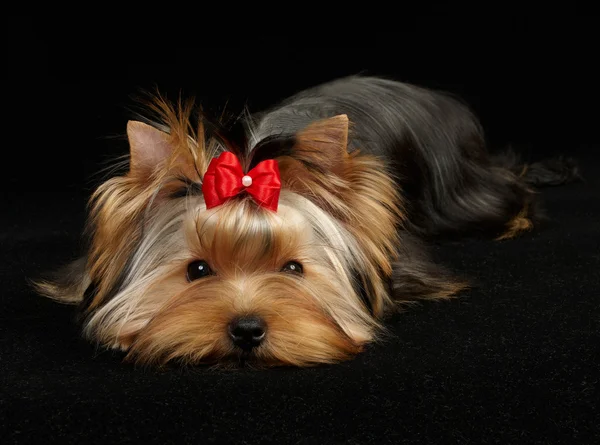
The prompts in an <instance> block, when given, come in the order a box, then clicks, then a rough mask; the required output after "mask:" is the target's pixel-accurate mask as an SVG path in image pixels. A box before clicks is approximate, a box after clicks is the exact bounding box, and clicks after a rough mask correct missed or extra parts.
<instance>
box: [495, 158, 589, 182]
mask: <svg viewBox="0 0 600 445" xmlns="http://www.w3.org/2000/svg"><path fill="white" fill-rule="evenodd" d="M494 160H495V162H494V164H495V165H497V166H499V167H504V168H506V169H508V170H510V171H511V172H512V173H514V174H515V175H517V176H519V177H520V178H521V179H522V180H523V181H524V182H525V183H526V184H528V185H531V186H532V187H535V188H541V187H551V186H557V185H564V184H569V183H572V182H577V181H580V180H582V177H581V173H580V169H579V164H578V163H577V161H576V160H575V159H573V158H569V157H564V156H557V157H553V158H549V159H544V160H541V161H537V162H533V163H525V162H522V161H521V159H520V157H519V156H518V155H517V154H516V153H515V152H514V151H512V150H511V149H508V150H506V151H505V152H503V153H501V154H499V155H496V156H495V157H494Z"/></svg>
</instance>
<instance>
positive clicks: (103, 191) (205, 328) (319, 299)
mask: <svg viewBox="0 0 600 445" xmlns="http://www.w3.org/2000/svg"><path fill="white" fill-rule="evenodd" d="M143 110H145V111H144V114H143V116H141V117H138V118H137V119H138V120H139V121H140V122H145V124H147V125H150V127H151V128H150V129H148V128H145V127H141V126H140V124H132V126H131V127H128V131H131V132H132V134H136V133H135V132H139V131H144V132H147V133H148V135H147V137H150V138H154V140H155V141H156V144H155V147H156V151H155V152H154V153H153V156H154V157H155V158H156V156H159V155H160V153H162V152H167V151H168V155H165V156H163V157H161V158H159V159H158V161H156V162H155V161H153V162H154V163H153V164H152V165H148V164H147V163H144V162H143V161H144V159H143V158H144V156H147V154H145V153H144V150H143V147H142V148H136V147H134V145H132V153H131V163H130V170H129V172H128V173H126V174H124V175H121V176H115V177H113V178H110V179H108V180H107V181H106V182H104V183H103V184H102V185H101V186H100V187H99V188H98V189H97V190H96V191H95V193H94V194H93V196H92V199H91V201H90V216H89V220H88V225H87V229H86V235H87V238H88V242H89V248H88V249H87V250H86V252H85V255H84V256H83V257H82V258H81V259H79V260H77V261H76V262H73V263H72V264H70V265H68V266H66V267H65V268H63V269H62V271H60V272H59V273H58V275H56V276H53V277H50V279H48V280H40V281H39V282H38V283H37V290H38V291H39V292H40V293H42V294H44V295H46V296H49V297H51V298H53V299H55V300H58V301H61V302H65V303H71V304H79V305H80V311H81V314H82V316H81V321H82V324H83V332H84V335H85V336H86V337H87V338H89V339H90V340H92V341H96V342H98V343H100V344H102V345H104V346H106V347H110V348H121V349H123V350H126V351H128V355H127V357H128V359H130V360H134V361H136V362H137V363H145V364H155V363H165V362H168V361H171V360H180V361H183V362H186V363H206V362H213V363H214V362H217V363H231V362H238V361H239V360H240V354H239V351H237V350H236V349H235V348H234V347H233V346H232V345H231V344H230V343H229V342H228V340H227V336H226V333H225V332H226V328H225V326H226V325H227V323H228V320H230V319H231V318H232V317H234V316H237V315H239V314H244V313H254V312H258V313H261V314H262V315H263V316H264V317H265V318H266V319H267V323H268V325H269V326H270V331H269V337H267V338H268V340H267V341H266V342H265V344H264V345H262V346H261V347H260V348H258V350H257V351H256V352H255V354H254V355H253V356H252V357H251V358H253V360H254V363H255V364H257V365H269V366H270V365H282V364H283V365H295V366H308V365H313V364H315V363H329V362H335V361H338V360H342V359H347V358H349V357H351V356H352V355H354V354H356V353H358V352H359V351H361V350H362V349H363V347H364V345H365V344H367V343H368V342H371V341H375V340H376V339H377V338H378V337H379V336H380V334H381V333H383V332H384V329H385V328H384V326H383V323H382V320H383V319H384V317H385V316H386V315H387V314H389V313H390V312H393V311H394V310H396V309H398V308H399V307H401V306H402V304H405V303H410V302H412V301H416V300H419V299H444V298H449V297H452V296H455V295H457V294H458V293H460V292H461V291H462V290H463V289H465V288H466V287H468V284H467V282H466V281H465V280H463V279H459V278H456V277H454V276H453V275H452V274H451V273H449V272H448V271H447V270H445V269H444V268H443V267H441V266H439V265H437V264H435V263H434V262H432V261H431V259H430V257H429V255H428V254H427V249H426V247H425V245H424V242H423V240H425V239H428V238H431V237H437V236H443V235H462V234H465V233H466V234H477V233H484V234H486V235H489V236H492V237H493V238H496V239H498V240H503V239H508V238H512V237H515V236H518V235H519V234H521V233H523V232H525V231H529V230H531V229H533V228H534V227H535V226H536V225H537V224H538V223H539V221H540V220H541V218H542V213H541V210H540V206H539V205H538V202H537V201H538V195H537V193H536V191H535V190H534V189H533V187H534V186H542V185H556V184H559V183H566V182H570V181H572V180H574V179H576V178H577V177H578V171H577V167H576V164H574V163H573V161H571V160H562V159H559V160H553V161H551V162H542V163H536V164H532V165H529V166H528V165H525V164H523V163H521V162H520V161H519V160H518V159H517V158H516V157H514V156H512V155H510V154H508V153H507V154H505V155H491V154H490V153H488V151H487V148H486V146H485V143H484V137H483V133H482V131H481V127H480V125H479V123H478V121H477V119H476V118H475V117H474V116H473V114H472V113H471V111H470V110H469V109H468V107H467V106H466V105H465V104H463V103H462V102H460V101H459V100H457V99H456V98H454V97H451V96H450V95H447V94H444V93H440V92H434V91H430V90H426V89H424V88H420V87H417V86H414V85H409V84H405V83H399V82H394V81H391V80H386V79H381V78H373V77H358V76H353V77H348V78H344V79H340V80H337V81H333V82H330V83H327V84H324V85H319V86H317V87H315V88H312V89H308V90H306V91H303V92H300V93H298V94H296V95H295V96H292V97H291V98H290V99H288V100H286V101H284V102H282V103H281V104H279V105H278V106H277V107H275V108H273V109H270V110H266V111H264V112H261V113H257V114H256V115H247V116H243V117H241V118H240V117H236V118H235V119H233V120H228V121H226V122H220V121H211V120H209V119H208V118H207V116H205V115H204V114H203V113H202V111H201V110H199V109H198V108H197V107H195V105H194V103H193V102H191V101H188V102H184V101H181V100H180V101H178V102H176V103H174V104H172V103H170V102H169V101H168V100H167V99H165V98H164V97H162V96H160V95H155V96H152V97H151V99H150V100H148V101H145V102H144V107H143ZM152 128H153V129H154V130H152ZM132 144H133V142H132ZM161 150H162V151H161ZM224 150H228V151H232V152H234V153H235V154H236V155H237V156H238V158H239V159H240V162H241V164H242V166H243V168H244V169H245V170H249V169H251V168H253V167H254V166H255V165H257V164H258V163H259V162H260V161H262V160H265V159H277V160H278V163H279V168H280V171H281V178H282V194H281V199H280V210H279V211H278V213H276V214H271V213H269V212H268V211H267V210H265V209H262V208H259V207H258V206H256V204H255V203H254V202H253V201H252V200H250V199H248V197H245V196H240V197H239V198H235V199H233V200H232V201H231V202H229V203H227V204H225V205H223V206H221V207H220V208H217V209H216V210H215V209H211V210H208V209H206V205H205V204H204V200H203V197H202V193H201V191H202V179H203V175H204V172H205V171H206V169H207V168H208V165H209V163H210V161H211V159H213V158H214V157H216V156H218V154H219V153H221V152H222V151H224ZM153 159H154V158H153ZM301 228H303V229H301ZM261 237H262V238H261ZM219 246H220V247H219ZM296 257H303V260H304V261H305V263H306V270H307V272H306V276H305V277H304V278H297V277H296V278H294V277H290V276H288V275H282V274H281V273H277V268H278V267H281V262H283V261H285V260H286V258H287V260H297V259H298V258H296ZM198 258H202V259H206V260H208V261H213V263H214V264H216V265H218V268H219V272H220V275H215V276H214V277H210V278H208V279H206V280H201V282H198V283H188V282H187V281H185V279H184V278H185V268H186V265H187V264H188V263H189V262H190V261H193V260H194V259H198ZM244 258H246V261H247V262H246V263H244V264H239V261H242V259H244Z"/></svg>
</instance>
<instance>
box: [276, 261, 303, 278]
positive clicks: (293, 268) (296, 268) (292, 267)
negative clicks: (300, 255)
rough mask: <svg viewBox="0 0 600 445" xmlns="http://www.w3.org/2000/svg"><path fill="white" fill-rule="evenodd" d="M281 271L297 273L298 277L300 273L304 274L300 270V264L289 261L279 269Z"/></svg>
mask: <svg viewBox="0 0 600 445" xmlns="http://www.w3.org/2000/svg"><path fill="white" fill-rule="evenodd" d="M281 271H282V272H291V273H297V274H299V275H302V273H303V272H304V270H303V269H302V264H300V263H298V262H297V261H290V262H289V263H287V264H286V265H285V266H283V267H282V268H281Z"/></svg>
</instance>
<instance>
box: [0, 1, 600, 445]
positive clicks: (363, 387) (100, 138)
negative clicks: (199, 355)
mask: <svg viewBox="0 0 600 445" xmlns="http://www.w3.org/2000/svg"><path fill="white" fill-rule="evenodd" d="M390 14H391V13H390ZM190 15H192V13H190ZM382 15H383V16H386V15H389V14H382ZM388 18H389V17H388ZM93 19H94V16H93V14H91V15H88V16H87V19H86V20H74V19H69V18H68V17H66V16H65V17H62V18H56V17H51V18H50V17H44V16H37V17H27V16H9V17H8V18H6V19H5V24H4V25H5V26H4V32H5V39H4V42H5V48H4V54H5V60H6V62H7V63H6V64H5V67H4V70H5V76H4V77H5V81H4V83H3V92H2V96H3V97H4V99H5V103H4V107H3V109H4V111H5V117H4V122H5V127H4V135H3V136H4V137H3V141H2V156H3V162H2V164H1V165H2V171H3V174H2V181H3V184H2V187H1V188H0V193H1V199H0V204H1V205H2V211H1V213H0V214H1V215H2V216H1V218H0V230H1V233H0V236H1V238H0V243H1V246H2V250H1V252H2V255H3V262H2V264H3V266H2V267H1V268H0V274H1V275H0V277H1V283H2V289H3V291H2V294H1V296H0V301H1V302H2V310H1V313H0V333H1V337H0V341H1V343H0V368H1V369H0V374H1V375H2V380H1V381H2V382H3V389H2V390H1V391H0V393H1V395H0V408H2V418H0V420H1V421H2V423H1V425H0V427H1V429H0V434H1V435H0V439H2V442H3V443H7V442H5V441H4V436H6V439H7V440H8V442H16V443H31V442H32V441H34V440H37V439H41V438H44V440H45V441H49V442H61V443H69V442H74V441H82V442H83V443H91V442H106V441H118V442H123V443H129V442H137V441H142V440H143V441H155V440H156V441H159V442H163V443H164V442H165V441H178V440H184V441H195V442H196V443H213V442H225V443H278V444H283V443H294V444H305V443H306V444H309V443H319V444H321V443H351V444H362V443H377V444H381V443H394V444H396V443H416V442H420V443H467V442H469V441H472V442H473V443H501V444H505V443H559V442H561V443H594V441H595V440H597V439H598V438H599V421H600V417H599V414H600V413H599V411H598V394H599V389H598V384H599V382H598V378H599V375H600V371H599V361H598V360H599V358H600V354H599V352H600V351H599V347H598V345H599V344H600V343H599V341H600V335H599V334H600V332H599V326H598V320H599V318H600V298H599V296H600V295H599V294H600V291H599V290H598V289H599V288H600V282H599V279H598V275H599V274H598V270H600V255H599V245H600V243H599V241H600V234H599V231H600V229H599V227H600V206H599V200H598V198H599V196H600V194H599V190H600V186H599V182H598V175H599V174H600V165H599V162H600V156H599V155H598V149H599V147H600V140H599V137H598V133H597V128H598V118H599V117H600V116H599V114H600V113H599V112H598V103H599V100H600V94H599V93H600V88H599V87H598V78H599V75H600V69H599V68H598V63H597V62H598V61H597V59H598V57H597V53H598V41H599V39H598V24H599V21H598V17H597V16H595V15H593V14H589V13H587V14H586V13H583V12H581V13H579V14H574V13H569V14H568V13H566V12H565V13H563V14H554V15H552V16H551V15H549V14H546V13H545V11H538V12H536V13H535V14H524V13H523V14H520V15H519V14H516V13H515V14H512V15H507V14H503V15H496V14H492V13H488V14H483V15H476V14H475V13H473V15H469V14H468V13H461V14H458V13H455V14H453V15H449V14H442V13H438V14H435V15H433V14H429V15H423V14H419V15H413V14H410V13H405V14H402V15H401V16H400V17H399V18H396V20H395V21H394V22H393V23H392V24H388V23H386V24H385V25H383V24H379V21H378V20H372V21H370V20H366V19H365V18H363V21H362V22H359V21H358V20H357V21H356V22H349V21H346V20H344V21H342V20H339V23H338V24H337V26H332V25H331V24H330V22H327V21H324V22H312V21H310V20H305V21H299V22H298V23H292V22H291V21H289V20H288V19H286V20H283V19H280V20H272V21H267V24H265V25H258V24H257V25H254V26H252V27H250V29H249V28H248V27H242V26H239V25H236V26H233V25H231V26H226V27H225V28H226V29H225V30H223V29H222V28H220V27H219V23H214V24H213V25H209V26H204V25H203V26H200V25H198V26H191V25H190V24H189V22H193V21H194V17H186V16H185V13H182V14H180V15H179V16H178V17H177V18H176V19H173V18H172V17H167V16H165V17H161V16H160V13H159V12H157V13H156V14H155V16H153V17H151V18H145V17H144V18H138V19H130V20H119V21H116V20H114V19H108V18H100V17H96V19H97V20H96V21H95V22H94V20H93ZM203 20H204V21H203V23H206V22H207V21H210V20H209V19H208V18H207V17H204V19H203ZM355 73H365V74H381V75H386V76H389V77H393V78H396V79H398V80H404V81H408V82H413V83H417V84H420V85H423V86H429V87H434V88H442V89H445V90H449V91H452V92H455V93H458V94H460V95H461V96H462V97H463V98H464V99H465V100H466V101H467V102H468V103H469V104H470V105H471V106H472V107H473V108H474V110H475V111H476V112H477V114H478V115H479V116H480V118H481V120H482V123H483V126H484V128H485V130H486V132H487V135H488V138H489V139H490V142H491V143H492V144H493V145H494V146H500V145H504V144H506V143H512V144H513V145H515V146H516V147H517V148H518V149H519V150H520V151H521V152H522V153H524V154H525V155H526V157H529V158H539V157H543V156H548V155H552V154H555V153H563V154H567V155H572V156H576V157H578V158H579V159H580V160H581V164H582V171H583V174H584V176H585V178H586V182H584V183H580V184H575V185H571V186H568V187H564V188H555V189H550V190H547V191H545V192H544V197H545V199H546V202H547V207H548V209H549V213H550V215H551V216H552V217H553V218H554V221H553V223H552V224H551V225H550V226H549V227H548V228H546V229H545V230H543V231H540V232H536V233H534V234H531V235H528V236H526V237H524V238H523V239H520V240H516V241H513V242H509V243H492V242H481V241H464V242H462V243H460V244H459V245H458V247H459V248H457V246H456V245H453V246H438V247H436V248H435V249H434V254H435V255H436V256H437V257H438V258H439V259H440V261H442V262H444V263H446V264H448V265H449V266H450V267H451V268H453V269H455V270H457V271H459V272H463V273H466V274H468V275H469V276H471V277H473V278H474V279H475V280H476V281H477V282H478V283H479V284H480V287H478V288H476V289H475V290H473V291H471V292H469V293H467V294H466V295H465V296H464V297H463V298H462V299H460V300H456V301H453V302H445V303H434V304H430V303H427V304H423V305H421V306H418V307H415V308H414V309H411V310H410V311H408V312H406V313H404V314H401V315H399V316H396V317H394V318H393V319H392V320H390V326H391V329H392V331H393V332H394V333H395V334H396V337H395V338H393V339H392V340H390V341H388V342H386V343H384V344H381V345H374V346H373V347H372V348H370V349H369V350H368V351H367V352H366V353H365V354H363V355H361V356H359V357H358V358H357V359H356V360H354V361H351V362H348V363H344V364H341V365H337V366H333V367H320V368H316V369H310V370H273V371H267V372H253V371H248V370H242V371H237V372H227V373H214V372H211V371H208V370H205V369H195V370H185V371H182V370H170V371H153V370H140V369H134V368H132V367H130V366H128V365H123V364H121V363H120V361H119V357H116V356H113V355H112V354H109V353H105V352H102V351H96V350H95V349H94V348H93V347H92V346H89V345H87V344H85V343H84V342H82V341H80V340H79V339H78V336H77V330H76V327H75V326H73V325H72V323H71V316H72V310H71V309H70V308H68V307H65V306H60V305H56V304H53V303H51V302H49V301H46V300H43V299H40V298H38V297H36V296H35V295H34V294H33V293H32V292H31V291H30V290H29V289H28V287H27V279H30V278H34V277H36V276H37V275H38V274H40V273H42V272H43V271H45V270H47V269H51V268H53V267H55V266H56V265H57V264H60V263H62V262H63V261H66V260H68V259H70V258H72V257H73V256H75V255H76V254H77V253H78V249H79V233H80V231H81V228H82V225H83V220H84V216H85V202H86V199H87V197H88V196H89V193H90V192H91V190H93V187H94V186H95V185H97V184H98V183H99V181H100V179H101V176H99V175H98V172H99V170H100V169H102V168H103V167H106V166H107V165H109V164H107V162H109V161H110V160H111V159H114V158H115V157H116V156H119V155H123V154H126V152H127V145H126V142H125V140H124V138H123V135H124V131H125V125H126V122H127V119H128V118H129V115H128V113H127V110H126V108H127V106H130V105H131V104H132V101H131V96H132V95H134V94H136V93H137V92H138V91H139V90H140V89H152V88H154V87H155V86H157V87H158V88H159V89H160V90H161V91H163V92H164V93H166V94H167V95H168V96H169V97H172V98H176V97H177V95H178V94H180V92H181V94H183V95H184V96H189V95H195V96H197V97H198V98H199V99H200V100H201V101H202V103H203V104H204V106H205V108H206V109H208V110H214V111H215V112H219V111H220V110H221V108H222V107H223V105H224V104H225V103H228V108H229V109H231V110H238V109H240V108H241V107H242V106H244V105H248V106H249V107H250V109H251V110H258V109H260V108H262V107H265V106H268V105H270V104H272V103H273V102H275V101H277V100H279V99H281V98H283V97H285V96H287V95H289V94H291V93H293V92H295V91H298V90H300V89H302V88H305V87H308V86H311V85H314V84H317V83H319V82H322V81H326V80H330V79H333V78H335V77H339V76H343V75H348V74H355ZM7 116H8V119H7Z"/></svg>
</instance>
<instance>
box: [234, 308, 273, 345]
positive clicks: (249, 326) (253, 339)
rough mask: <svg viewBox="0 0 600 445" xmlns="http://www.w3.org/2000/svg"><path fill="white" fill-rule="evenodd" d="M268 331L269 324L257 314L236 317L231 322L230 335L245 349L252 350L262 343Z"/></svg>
mask: <svg viewBox="0 0 600 445" xmlns="http://www.w3.org/2000/svg"><path fill="white" fill-rule="evenodd" d="M266 332H267V324H266V323H265V321H264V320H263V319H262V318H260V317H256V316H250V317H240V318H236V319H235V320H233V321H232V322H231V323H230V324H229V337H231V340H233V343H234V344H235V345H236V346H237V347H239V348H241V349H243V350H244V351H250V350H251V349H252V348H255V347H256V346H258V345H260V344H261V342H262V341H263V339H264V338H265V334H266Z"/></svg>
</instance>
